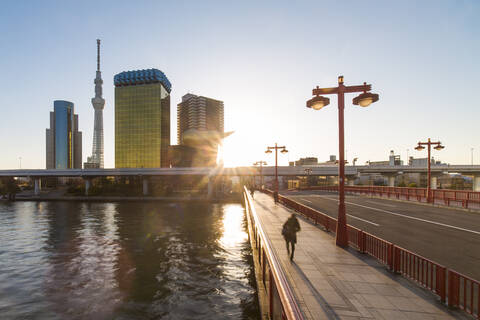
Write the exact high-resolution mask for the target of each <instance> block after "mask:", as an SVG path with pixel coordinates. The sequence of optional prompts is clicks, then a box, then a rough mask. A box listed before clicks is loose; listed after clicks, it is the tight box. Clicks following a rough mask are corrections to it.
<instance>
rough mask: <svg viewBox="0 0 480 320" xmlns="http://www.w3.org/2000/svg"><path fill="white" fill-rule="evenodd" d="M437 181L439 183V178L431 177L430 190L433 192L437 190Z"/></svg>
mask: <svg viewBox="0 0 480 320" xmlns="http://www.w3.org/2000/svg"><path fill="white" fill-rule="evenodd" d="M437 181H438V177H437V176H434V175H433V174H432V176H431V177H430V188H431V189H432V190H435V189H437Z"/></svg>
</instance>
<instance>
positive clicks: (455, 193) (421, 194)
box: [301, 186, 480, 209]
mask: <svg viewBox="0 0 480 320" xmlns="http://www.w3.org/2000/svg"><path fill="white" fill-rule="evenodd" d="M301 190H325V191H334V192H336V191H338V186H317V187H308V188H301ZM345 192H349V193H357V194H365V195H372V196H379V197H387V198H396V199H401V200H407V201H410V200H415V201H419V202H426V201H427V200H426V199H427V189H425V188H406V187H384V186H345ZM432 199H433V203H435V204H444V205H446V206H452V207H463V208H470V209H480V192H475V191H465V190H449V189H434V190H432Z"/></svg>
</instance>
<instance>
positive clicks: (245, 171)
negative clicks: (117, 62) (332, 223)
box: [0, 165, 480, 178]
mask: <svg viewBox="0 0 480 320" xmlns="http://www.w3.org/2000/svg"><path fill="white" fill-rule="evenodd" d="M305 169H310V170H308V172H307V171H306V170H305ZM431 171H432V173H446V172H448V173H461V174H464V175H474V176H476V175H480V165H432V167H431ZM426 172H427V167H426V166H425V167H421V166H345V174H346V175H347V176H351V175H358V174H361V173H365V174H385V175H389V174H402V173H426ZM259 174H260V168H258V167H237V168H222V167H215V168H124V169H13V170H0V177H31V178H34V177H82V178H83V177H85V178H88V177H115V176H125V177H128V176H177V175H200V176H204V175H206V176H218V175H220V176H258V175H259ZM262 174H263V175H265V176H273V175H275V167H271V166H269V167H263V168H262ZM278 175H279V176H307V175H310V176H337V175H338V166H336V165H318V166H314V165H312V166H279V167H278Z"/></svg>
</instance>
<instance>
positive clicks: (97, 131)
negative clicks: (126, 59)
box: [84, 39, 105, 169]
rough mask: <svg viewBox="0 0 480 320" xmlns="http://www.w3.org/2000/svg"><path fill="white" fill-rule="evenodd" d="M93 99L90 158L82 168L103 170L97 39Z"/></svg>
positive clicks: (103, 104)
mask: <svg viewBox="0 0 480 320" xmlns="http://www.w3.org/2000/svg"><path fill="white" fill-rule="evenodd" d="M93 82H94V83H95V97H93V98H92V105H93V109H94V110H95V119H94V120H95V122H94V125H93V144H92V156H91V157H88V158H87V162H85V164H84V167H85V168H86V169H88V168H103V108H104V106H105V99H103V97H102V84H103V80H102V72H101V71H100V39H97V72H96V77H95V80H94V81H93Z"/></svg>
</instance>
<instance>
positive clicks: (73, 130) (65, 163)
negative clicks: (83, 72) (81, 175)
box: [46, 100, 82, 169]
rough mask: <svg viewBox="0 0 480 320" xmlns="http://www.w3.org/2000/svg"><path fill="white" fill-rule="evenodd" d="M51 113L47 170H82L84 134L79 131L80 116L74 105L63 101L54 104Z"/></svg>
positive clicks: (48, 131) (47, 131) (47, 132)
mask: <svg viewBox="0 0 480 320" xmlns="http://www.w3.org/2000/svg"><path fill="white" fill-rule="evenodd" d="M53 110H54V111H53V112H50V129H47V130H46V167H47V169H81V168H82V132H80V131H78V115H76V114H74V108H73V103H72V102H69V101H63V100H55V101H54V102H53Z"/></svg>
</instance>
